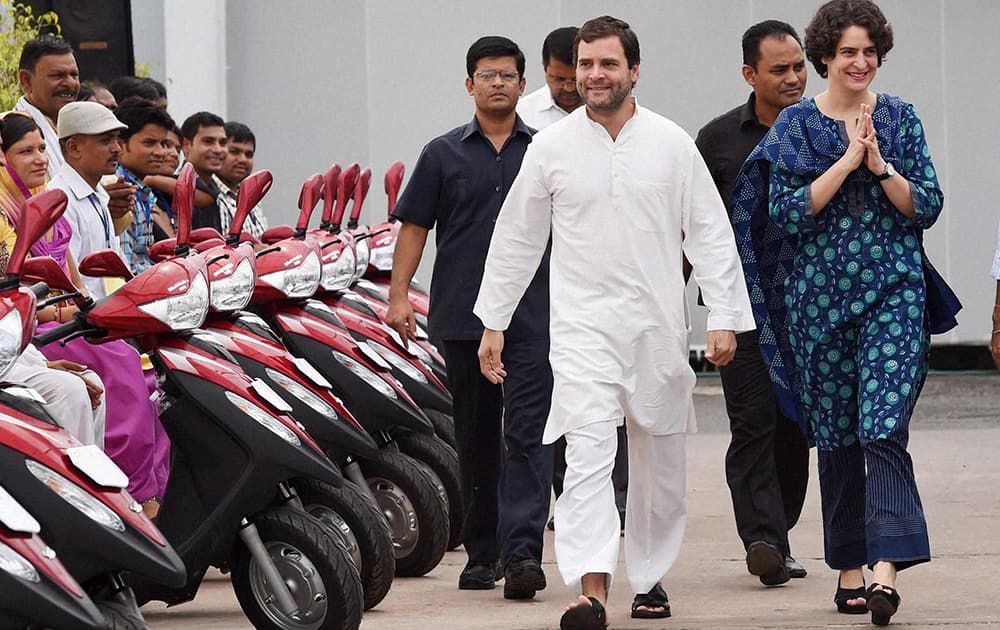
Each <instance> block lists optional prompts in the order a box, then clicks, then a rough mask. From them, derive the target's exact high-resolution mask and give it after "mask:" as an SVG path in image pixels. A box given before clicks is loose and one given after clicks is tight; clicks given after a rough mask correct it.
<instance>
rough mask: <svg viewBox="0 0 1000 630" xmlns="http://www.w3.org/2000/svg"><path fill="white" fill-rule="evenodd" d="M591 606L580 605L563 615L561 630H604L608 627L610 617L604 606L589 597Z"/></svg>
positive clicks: (560, 623)
mask: <svg viewBox="0 0 1000 630" xmlns="http://www.w3.org/2000/svg"><path fill="white" fill-rule="evenodd" d="M587 599H589V600H590V606H585V605H583V604H579V605H577V606H573V607H572V608H570V609H569V610H567V611H566V612H564V613H563V615H562V618H561V619H559V629H560V630H604V629H605V628H607V626H608V615H607V612H606V611H605V610H604V605H603V604H601V602H600V601H598V600H597V599H596V598H594V597H588V598H587Z"/></svg>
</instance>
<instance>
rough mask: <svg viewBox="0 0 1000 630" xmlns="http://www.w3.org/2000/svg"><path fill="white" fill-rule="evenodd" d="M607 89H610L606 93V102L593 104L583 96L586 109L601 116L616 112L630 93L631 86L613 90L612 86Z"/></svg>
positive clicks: (624, 85)
mask: <svg viewBox="0 0 1000 630" xmlns="http://www.w3.org/2000/svg"><path fill="white" fill-rule="evenodd" d="M609 87H610V88H611V89H610V90H609V92H608V95H607V100H605V101H603V102H600V103H595V102H594V101H593V100H591V99H590V98H588V97H587V96H584V98H583V101H584V102H585V103H586V104H587V107H589V108H590V109H592V110H593V111H595V112H599V113H602V114H608V113H612V112H615V111H617V110H618V108H619V107H621V105H622V103H624V102H625V99H627V98H628V97H629V95H630V94H631V93H632V85H631V84H630V83H625V84H623V85H622V86H621V87H620V89H615V87H614V86H613V85H612V86H609Z"/></svg>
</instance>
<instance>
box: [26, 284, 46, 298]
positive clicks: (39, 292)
mask: <svg viewBox="0 0 1000 630" xmlns="http://www.w3.org/2000/svg"><path fill="white" fill-rule="evenodd" d="M28 288H29V289H31V292H32V293H34V294H35V299H36V300H42V299H45V298H46V297H48V295H49V285H47V284H45V283H44V282H36V283H34V284H33V285H31V286H30V287H28Z"/></svg>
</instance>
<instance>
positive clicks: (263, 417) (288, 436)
mask: <svg viewBox="0 0 1000 630" xmlns="http://www.w3.org/2000/svg"><path fill="white" fill-rule="evenodd" d="M226 398H228V399H229V402H231V403H233V405H235V406H236V408H237V409H239V410H240V411H242V412H243V413H245V414H246V415H248V416H250V417H251V418H253V419H254V420H255V421H256V422H257V424H259V425H260V426H262V427H264V428H265V429H267V430H268V431H270V432H271V433H273V434H275V435H277V436H278V437H280V438H281V439H282V440H284V441H286V442H288V443H289V444H291V445H293V446H302V442H301V441H300V440H299V436H297V435H295V432H294V431H292V430H291V429H289V428H288V427H286V426H285V425H284V424H282V422H281V420H278V419H277V418H275V417H274V416H272V415H271V414H269V413H268V412H266V411H264V410H263V409H261V408H260V407H258V406H257V405H255V404H253V403H252V402H250V401H249V400H247V399H246V398H243V397H242V396H237V395H236V394H234V393H232V392H226Z"/></svg>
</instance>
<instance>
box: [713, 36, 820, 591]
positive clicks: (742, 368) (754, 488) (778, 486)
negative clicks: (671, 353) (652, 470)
mask: <svg viewBox="0 0 1000 630" xmlns="http://www.w3.org/2000/svg"><path fill="white" fill-rule="evenodd" d="M743 78H744V79H745V80H746V82H747V83H748V84H749V85H750V87H752V88H753V93H752V94H751V95H750V98H749V99H748V100H747V102H746V103H745V104H743V105H740V106H739V107H736V108H734V109H732V110H730V111H729V112H726V113H725V114H723V115H722V116H719V117H718V118H716V119H714V120H713V121H711V122H710V123H708V124H707V125H705V126H704V127H703V128H702V129H701V131H699V132H698V137H697V139H696V141H695V142H696V143H697V145H698V149H699V150H700V151H701V154H702V156H703V157H704V158H705V162H706V164H707V165H708V169H709V171H710V172H711V173H712V177H713V179H714V180H715V185H716V186H717V187H718V189H719V194H721V195H722V199H723V201H724V202H725V204H726V208H727V209H728V208H731V207H732V203H731V200H730V198H729V196H730V190H731V188H732V185H733V182H734V181H735V180H736V176H737V175H738V174H739V171H740V167H741V166H742V165H743V162H744V160H745V159H746V157H747V155H749V154H750V152H751V151H752V150H753V148H754V147H755V146H757V143H758V142H760V140H761V139H762V138H763V137H764V135H765V134H766V133H767V130H768V128H769V127H770V126H771V124H773V123H774V119H775V118H776V117H777V115H778V113H779V112H780V111H781V110H782V109H784V108H785V107H787V106H788V105H791V104H793V103H795V102H797V101H798V100H799V99H800V98H801V97H802V93H803V90H804V89H805V85H806V66H805V58H804V56H803V53H802V45H801V42H800V41H799V37H798V34H797V33H796V32H795V29H793V28H792V27H791V26H789V25H788V24H786V23H784V22H779V21H776V20H768V21H765V22H761V23H759V24H755V25H754V26H751V27H750V28H749V29H748V30H747V31H746V33H744V35H743ZM736 340H737V350H736V357H735V358H734V359H733V361H732V362H731V363H730V364H729V365H727V366H725V367H723V368H721V369H720V370H719V371H720V373H721V376H722V387H723V390H724V392H725V397H726V409H727V411H728V414H729V423H730V429H731V432H732V441H731V442H730V445H729V450H728V452H727V453H726V480H727V481H728V483H729V489H730V491H731V493H732V499H733V512H734V513H735V514H736V529H737V532H738V533H739V536H740V538H741V539H742V541H743V546H744V547H745V548H746V550H747V569H748V570H749V571H750V573H752V574H753V575H756V576H758V577H759V578H760V581H761V582H762V583H763V584H765V585H768V586H773V585H777V584H782V583H784V582H787V581H788V579H789V577H805V575H806V570H805V568H804V567H802V565H800V564H799V563H798V562H796V561H795V559H794V558H793V557H792V556H791V553H790V550H789V544H788V530H790V529H791V528H792V527H793V526H794V525H795V523H796V521H797V520H798V518H799V513H800V512H801V511H802V504H803V501H804V500H805V494H806V486H807V483H808V480H809V446H808V443H807V442H806V439H805V437H804V436H803V435H802V432H801V430H800V429H799V427H798V425H797V424H796V423H795V422H793V421H792V420H789V419H788V418H787V417H785V415H784V414H782V413H781V411H780V409H779V408H778V403H777V399H776V398H775V395H774V390H773V389H772V385H771V379H770V376H769V375H768V371H767V367H766V366H765V365H764V359H763V356H762V355H761V352H760V347H759V346H758V343H757V332H756V331H751V332H745V333H741V334H738V335H737V336H736Z"/></svg>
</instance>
